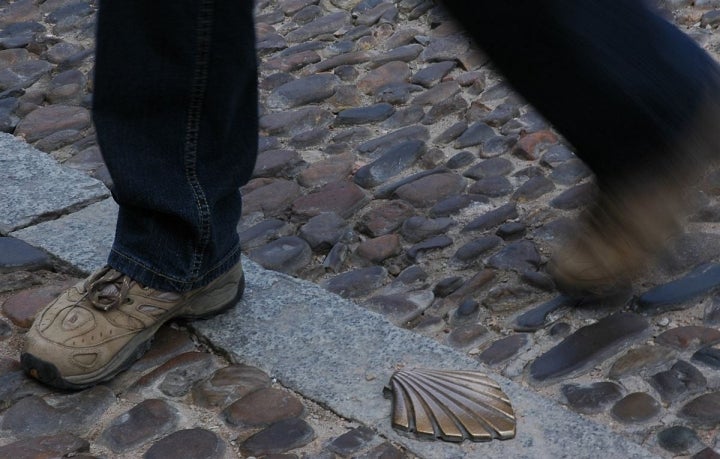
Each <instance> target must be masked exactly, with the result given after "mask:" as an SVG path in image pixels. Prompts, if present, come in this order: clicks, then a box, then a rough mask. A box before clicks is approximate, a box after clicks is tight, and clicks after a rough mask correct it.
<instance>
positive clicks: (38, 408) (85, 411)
mask: <svg viewBox="0 0 720 459" xmlns="http://www.w3.org/2000/svg"><path fill="white" fill-rule="evenodd" d="M114 402H115V394H113V392H112V391H111V390H110V389H108V388H107V387H105V386H95V387H92V388H90V389H87V390H84V391H82V392H78V393H74V394H69V395H63V396H61V397H60V398H59V399H58V400H57V402H56V404H55V405H54V406H51V405H50V404H48V403H47V402H46V401H45V400H43V399H41V398H40V397H37V396H30V397H26V398H23V399H21V400H19V401H18V402H16V403H15V404H14V405H13V406H11V407H10V408H8V409H7V411H5V413H4V417H3V421H2V424H0V429H2V430H7V431H9V432H10V433H11V434H13V435H17V436H18V437H33V436H42V435H55V434H59V433H61V432H69V433H73V434H77V435H84V434H85V433H87V432H89V431H90V430H91V429H93V428H94V427H95V423H96V422H97V421H98V420H99V419H100V417H101V416H102V415H103V414H104V413H105V411H106V410H107V409H108V408H109V407H110V405H111V404H112V403H114Z"/></svg>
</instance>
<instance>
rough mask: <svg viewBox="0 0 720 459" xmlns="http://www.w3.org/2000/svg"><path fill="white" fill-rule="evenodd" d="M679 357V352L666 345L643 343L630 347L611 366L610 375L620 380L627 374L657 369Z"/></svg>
mask: <svg viewBox="0 0 720 459" xmlns="http://www.w3.org/2000/svg"><path fill="white" fill-rule="evenodd" d="M676 357H677V352H676V351H674V350H673V349H670V348H668V347H665V346H650V345H647V344H646V345H642V346H638V347H635V348H632V349H630V350H629V351H627V352H626V353H625V354H623V355H622V356H621V357H620V358H619V359H617V360H616V361H615V363H613V365H612V367H610V372H609V373H608V377H610V378H612V379H615V380H619V379H621V378H623V377H625V376H627V375H634V374H637V373H641V372H647V371H653V370H657V369H659V368H660V367H665V368H667V365H668V364H669V363H670V362H672V361H673V360H674V359H675V358H676Z"/></svg>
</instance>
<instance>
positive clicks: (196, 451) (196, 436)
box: [143, 428, 226, 459]
mask: <svg viewBox="0 0 720 459" xmlns="http://www.w3.org/2000/svg"><path fill="white" fill-rule="evenodd" d="M225 449H226V446H225V442H224V441H223V440H222V438H220V437H219V436H218V435H217V434H215V433H213V432H211V431H209V430H205V429H199V428H195V429H186V430H180V431H177V432H175V433H172V434H170V435H168V436H167V437H165V438H162V439H160V440H158V441H157V442H155V444H153V445H152V446H151V447H150V449H148V450H147V452H146V453H145V455H144V456H143V459H167V458H168V457H178V458H179V457H188V458H190V457H192V458H198V459H200V458H202V459H221V458H222V457H224V455H225Z"/></svg>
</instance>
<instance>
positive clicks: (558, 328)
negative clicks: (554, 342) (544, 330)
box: [549, 322, 572, 338]
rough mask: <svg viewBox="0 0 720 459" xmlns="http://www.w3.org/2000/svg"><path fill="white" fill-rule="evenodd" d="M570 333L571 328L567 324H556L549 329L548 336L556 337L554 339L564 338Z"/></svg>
mask: <svg viewBox="0 0 720 459" xmlns="http://www.w3.org/2000/svg"><path fill="white" fill-rule="evenodd" d="M571 331H572V326H570V324H569V323H567V322H558V323H556V324H555V325H553V326H552V327H550V330H549V332H550V336H553V337H556V338H564V337H565V336H567V335H569V334H570V332H571Z"/></svg>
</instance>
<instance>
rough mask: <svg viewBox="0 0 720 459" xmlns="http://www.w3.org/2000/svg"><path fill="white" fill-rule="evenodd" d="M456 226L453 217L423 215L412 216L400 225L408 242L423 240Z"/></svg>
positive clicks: (401, 232) (401, 231)
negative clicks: (427, 216) (428, 216)
mask: <svg viewBox="0 0 720 459" xmlns="http://www.w3.org/2000/svg"><path fill="white" fill-rule="evenodd" d="M453 226H455V220H453V219H452V218H447V217H441V218H426V217H421V216H415V217H410V218H408V219H407V220H405V221H404V222H403V224H402V226H401V227H400V234H402V236H403V237H404V238H405V239H406V240H407V241H408V242H419V241H423V240H425V239H427V238H429V237H431V236H436V235H438V234H441V233H447V231H448V230H449V229H450V228H452V227H453Z"/></svg>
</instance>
